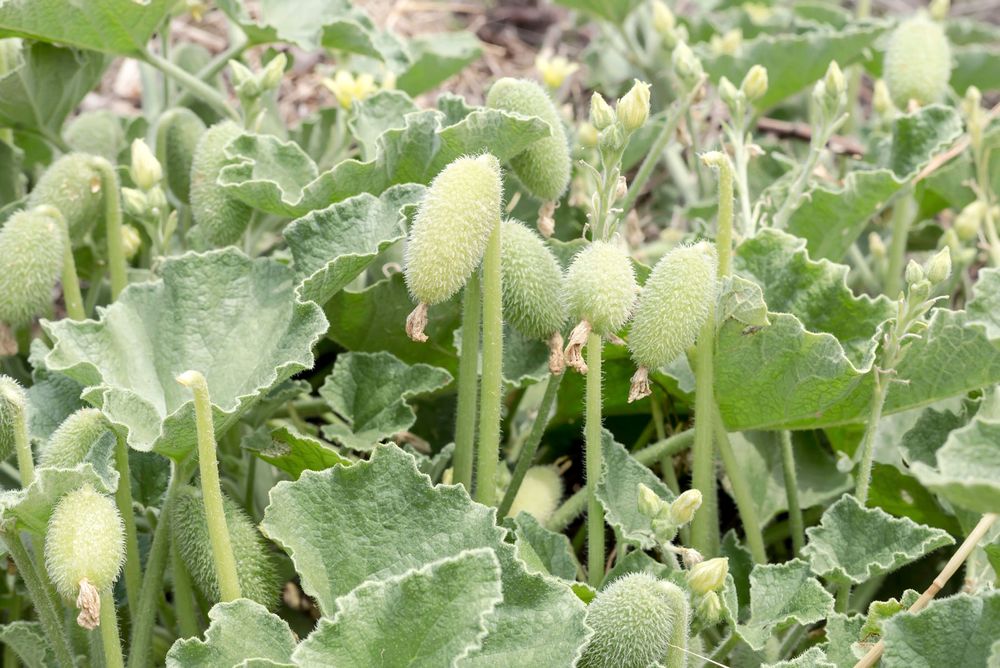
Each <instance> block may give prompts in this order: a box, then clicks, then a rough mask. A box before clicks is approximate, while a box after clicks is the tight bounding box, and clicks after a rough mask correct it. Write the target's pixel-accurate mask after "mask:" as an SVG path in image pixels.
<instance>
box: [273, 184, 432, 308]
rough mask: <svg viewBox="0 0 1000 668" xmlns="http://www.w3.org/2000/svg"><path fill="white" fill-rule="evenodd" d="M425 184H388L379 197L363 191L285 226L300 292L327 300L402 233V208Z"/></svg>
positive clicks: (304, 296) (397, 239)
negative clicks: (299, 281)
mask: <svg viewBox="0 0 1000 668" xmlns="http://www.w3.org/2000/svg"><path fill="white" fill-rule="evenodd" d="M423 192H424V187H423V186H420V185H416V184H406V185H398V186H392V187H391V188H389V189H388V190H386V191H385V192H384V193H382V195H381V196H380V197H375V196H373V195H369V194H368V193H362V194H360V195H355V196H354V197H351V198H348V199H345V200H343V201H341V202H337V203H336V204H331V205H330V206H328V207H327V208H325V209H318V210H316V211H313V212H311V213H309V214H307V215H306V216H304V217H302V218H299V219H298V220H296V221H295V222H294V223H292V224H291V225H289V226H288V227H286V228H285V230H284V236H285V240H286V241H287V242H288V248H289V250H291V252H292V257H293V258H294V260H295V266H294V268H295V273H296V274H298V276H299V277H300V280H301V285H300V286H299V296H300V297H301V298H302V299H311V300H312V301H314V302H316V303H317V304H325V303H326V302H327V301H329V299H330V297H332V296H333V295H334V293H336V292H337V291H338V290H340V289H342V288H343V287H345V286H346V285H348V284H349V283H350V282H351V281H353V280H354V279H355V278H357V276H358V275H359V274H360V273H361V272H362V271H364V270H365V268H367V267H368V265H369V264H371V262H372V261H373V260H374V259H375V257H376V256H377V255H378V254H379V253H380V252H382V251H383V250H385V249H386V248H388V246H389V245H390V244H392V243H393V242H395V241H399V240H400V239H402V238H403V237H404V236H405V235H406V229H405V227H404V225H403V219H404V218H405V216H404V214H403V208H404V207H406V206H407V205H409V204H414V203H416V202H417V201H418V200H419V199H420V197H421V196H422V195H423Z"/></svg>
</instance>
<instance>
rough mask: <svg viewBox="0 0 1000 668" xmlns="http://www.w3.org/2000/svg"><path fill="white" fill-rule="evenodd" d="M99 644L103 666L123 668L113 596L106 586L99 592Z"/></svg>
mask: <svg viewBox="0 0 1000 668" xmlns="http://www.w3.org/2000/svg"><path fill="white" fill-rule="evenodd" d="M101 644H102V645H103V646H104V665H105V668H124V666H125V660H124V659H123V658H122V641H121V638H120V637H119V636H118V615H117V611H116V610H115V596H114V594H112V593H111V588H110V587H108V588H107V589H105V590H104V591H102V592H101Z"/></svg>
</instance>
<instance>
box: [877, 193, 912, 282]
mask: <svg viewBox="0 0 1000 668" xmlns="http://www.w3.org/2000/svg"><path fill="white" fill-rule="evenodd" d="M915 208H916V204H915V202H914V201H913V196H912V195H911V194H910V193H908V192H907V193H903V194H901V195H900V196H899V198H898V199H897V200H896V206H894V207H893V209H892V237H891V238H890V239H889V268H888V270H887V271H886V277H885V294H886V295H887V296H888V297H889V299H895V298H896V297H898V296H899V292H900V290H902V285H903V284H902V281H903V266H904V265H905V264H906V240H907V238H908V237H909V236H910V225H911V224H912V223H913V216H914V213H915Z"/></svg>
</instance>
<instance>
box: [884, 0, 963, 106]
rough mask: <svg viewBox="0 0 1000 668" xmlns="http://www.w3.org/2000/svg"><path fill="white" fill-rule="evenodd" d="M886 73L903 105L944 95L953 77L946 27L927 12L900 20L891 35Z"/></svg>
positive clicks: (888, 83) (897, 104)
mask: <svg viewBox="0 0 1000 668" xmlns="http://www.w3.org/2000/svg"><path fill="white" fill-rule="evenodd" d="M883 76H884V78H885V82H886V84H887V85H888V86H889V92H890V93H891V94H892V99H893V101H895V103H896V106H898V107H900V108H902V109H905V108H906V107H907V105H908V104H909V102H910V100H916V101H917V102H918V103H920V104H930V103H931V102H937V101H938V100H940V99H941V98H942V97H944V94H945V92H946V91H947V90H948V79H950V78H951V48H950V47H949V45H948V38H947V36H945V33H944V28H942V27H941V25H940V24H938V23H935V22H934V21H932V20H930V19H929V18H928V17H927V16H926V15H924V14H918V15H917V16H914V17H912V18H910V19H907V20H906V21H903V22H902V23H900V24H899V25H898V26H897V27H896V29H895V30H894V31H893V32H892V36H891V37H890V38H889V46H888V48H887V49H886V52H885V63H884V75H883Z"/></svg>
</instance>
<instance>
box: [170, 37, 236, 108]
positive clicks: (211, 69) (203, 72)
mask: <svg viewBox="0 0 1000 668" xmlns="http://www.w3.org/2000/svg"><path fill="white" fill-rule="evenodd" d="M248 46H249V44H248V43H247V40H243V41H241V42H234V43H233V44H230V45H229V47H228V48H227V49H226V50H225V51H220V52H219V53H218V54H217V55H216V56H215V57H214V58H212V60H210V61H209V62H208V63H207V64H206V65H205V66H204V67H202V68H201V69H200V70H198V71H197V72H196V73H195V75H194V76H195V77H196V78H198V79H199V80H201V81H204V82H205V83H209V80H210V79H211V78H212V77H214V76H215V75H217V74H218V73H219V72H221V71H222V69H223V68H224V67H225V66H226V65H228V64H229V61H230V60H232V59H233V58H238V57H239V56H240V54H242V53H243V52H244V51H246V49H247V47H248ZM194 98H195V96H194V95H193V94H192V93H191V91H190V90H187V91H184V92H183V93H181V95H180V96H179V97H178V99H177V103H176V105H175V106H177V107H185V106H187V105H189V104H190V103H191V101H192V100H194Z"/></svg>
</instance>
